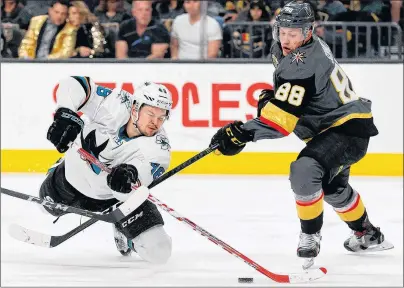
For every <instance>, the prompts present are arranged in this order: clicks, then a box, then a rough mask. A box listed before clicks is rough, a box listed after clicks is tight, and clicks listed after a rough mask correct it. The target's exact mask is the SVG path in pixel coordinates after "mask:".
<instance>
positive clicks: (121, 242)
mask: <svg viewBox="0 0 404 288" xmlns="http://www.w3.org/2000/svg"><path fill="white" fill-rule="evenodd" d="M113 227H114V239H115V245H116V249H117V250H118V251H119V253H121V254H122V255H123V256H130V255H131V254H132V247H133V245H132V240H128V238H126V237H125V235H123V234H122V233H121V232H119V231H118V229H117V228H116V226H115V225H113Z"/></svg>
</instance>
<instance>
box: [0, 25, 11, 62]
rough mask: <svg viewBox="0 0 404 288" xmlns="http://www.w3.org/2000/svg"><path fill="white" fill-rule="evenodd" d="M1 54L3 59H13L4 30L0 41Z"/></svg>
mask: <svg viewBox="0 0 404 288" xmlns="http://www.w3.org/2000/svg"><path fill="white" fill-rule="evenodd" d="M0 54H1V57H2V58H11V57H12V56H11V51H10V50H9V49H8V45H7V41H6V37H5V36H4V30H3V29H2V30H1V39H0Z"/></svg>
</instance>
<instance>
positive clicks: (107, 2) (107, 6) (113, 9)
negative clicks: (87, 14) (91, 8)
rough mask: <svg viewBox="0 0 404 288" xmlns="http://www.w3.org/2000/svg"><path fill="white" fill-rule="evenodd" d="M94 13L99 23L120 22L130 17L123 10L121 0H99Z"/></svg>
mask: <svg viewBox="0 0 404 288" xmlns="http://www.w3.org/2000/svg"><path fill="white" fill-rule="evenodd" d="M94 14H95V16H97V18H98V20H99V21H100V22H101V23H121V22H123V21H125V20H128V19H130V18H131V16H130V15H129V14H127V13H126V11H125V8H124V2H123V0H100V4H99V5H98V6H97V8H96V9H95V12H94Z"/></svg>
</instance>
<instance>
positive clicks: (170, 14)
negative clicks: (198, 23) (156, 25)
mask: <svg viewBox="0 0 404 288" xmlns="http://www.w3.org/2000/svg"><path fill="white" fill-rule="evenodd" d="M183 5H184V1H183V0H178V1H177V0H161V1H158V2H157V3H156V11H157V12H158V14H159V18H160V21H162V22H163V24H164V26H165V27H166V28H167V30H168V31H169V32H170V31H171V26H172V24H173V21H174V19H175V18H176V17H177V16H178V15H181V14H183V13H184V8H183Z"/></svg>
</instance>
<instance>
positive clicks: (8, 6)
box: [1, 0, 24, 24]
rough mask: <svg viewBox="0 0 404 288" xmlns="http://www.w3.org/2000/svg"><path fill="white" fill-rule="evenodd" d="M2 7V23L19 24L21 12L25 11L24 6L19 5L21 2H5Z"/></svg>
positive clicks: (13, 0) (11, 0) (10, 0)
mask: <svg viewBox="0 0 404 288" xmlns="http://www.w3.org/2000/svg"><path fill="white" fill-rule="evenodd" d="M3 1H4V2H3V4H2V5H1V22H2V23H13V24H19V23H18V20H19V16H20V12H21V10H22V9H23V7H24V6H23V5H22V4H21V3H19V0H3Z"/></svg>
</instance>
